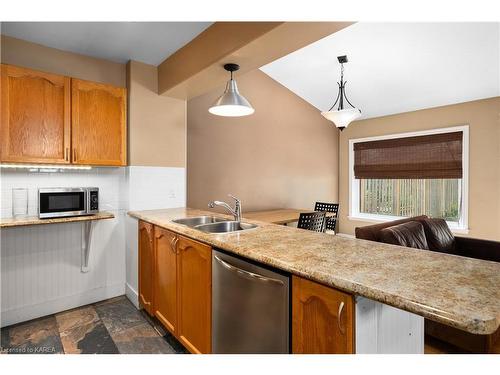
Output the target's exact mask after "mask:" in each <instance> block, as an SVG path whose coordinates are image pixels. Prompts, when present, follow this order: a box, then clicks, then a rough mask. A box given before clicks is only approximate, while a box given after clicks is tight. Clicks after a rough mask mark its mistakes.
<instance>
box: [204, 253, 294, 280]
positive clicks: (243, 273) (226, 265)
mask: <svg viewBox="0 0 500 375" xmlns="http://www.w3.org/2000/svg"><path fill="white" fill-rule="evenodd" d="M214 258H215V260H216V261H217V262H219V263H220V264H221V265H222V266H223V267H224V268H226V269H228V270H229V271H232V272H235V273H237V274H238V275H240V276H243V277H246V278H249V279H254V280H259V281H262V282H265V283H275V284H280V285H285V283H284V282H283V281H281V280H278V279H273V278H270V277H265V276H262V275H259V274H257V273H253V272H250V271H246V270H242V269H241V268H238V267H236V266H233V265H232V264H229V263H227V262H226V261H224V260H222V259H220V258H219V257H218V256H217V255H214Z"/></svg>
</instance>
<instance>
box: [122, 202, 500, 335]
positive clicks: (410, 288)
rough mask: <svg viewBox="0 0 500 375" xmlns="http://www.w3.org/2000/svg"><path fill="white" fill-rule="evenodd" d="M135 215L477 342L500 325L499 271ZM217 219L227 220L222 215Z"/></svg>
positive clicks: (175, 214) (325, 237) (164, 213)
mask: <svg viewBox="0 0 500 375" xmlns="http://www.w3.org/2000/svg"><path fill="white" fill-rule="evenodd" d="M129 215H130V216H132V217H135V218H137V219H141V220H144V221H147V222H150V223H152V224H155V225H158V226H161V227H163V228H166V229H169V230H172V231H174V232H176V233H179V234H182V235H185V236H187V237H190V238H193V239H196V240H198V241H201V242H204V243H207V244H210V245H212V246H214V247H219V248H221V249H224V250H228V251H230V252H232V253H235V254H238V255H241V256H243V257H245V258H248V259H253V260H255V261H258V262H261V263H264V264H267V265H270V266H273V267H276V268H279V269H281V270H284V271H288V272H290V273H292V274H295V275H298V276H302V277H305V278H308V279H311V280H315V281H318V282H320V283H323V284H325V285H329V286H332V287H334V288H338V289H340V290H343V291H346V292H349V293H352V294H354V295H359V296H364V297H367V298H370V299H373V300H376V301H379V302H382V303H385V304H388V305H391V306H394V307H397V308H400V309H403V310H406V311H410V312H412V313H415V314H418V315H421V316H424V317H426V318H429V319H432V320H434V321H437V322H441V323H444V324H447V325H449V326H453V327H456V328H459V329H462V330H464V331H468V332H471V333H476V334H490V333H493V332H495V331H496V330H497V329H498V327H499V324H500V264H499V263H496V262H490V261H484V260H478V259H472V258H464V257H459V256H455V255H448V254H442V253H436V252H432V251H425V250H417V249H411V248H406V247H401V246H394V245H387V244H382V243H377V242H372V241H366V240H359V239H352V238H347V237H341V236H333V235H330V234H325V233H316V232H311V231H306V230H302V229H297V228H291V227H286V226H280V225H275V224H270V223H264V222H258V221H254V220H246V219H244V221H245V222H249V223H256V224H259V227H258V228H255V229H250V230H246V231H242V232H233V233H223V234H210V233H204V232H201V231H198V230H196V229H192V228H189V227H187V226H184V225H180V224H176V223H173V222H172V220H173V219H178V218H183V217H190V216H200V215H214V214H213V212H207V211H200V210H195V209H189V208H174V209H165V210H149V211H135V212H129ZM216 216H224V215H219V214H216Z"/></svg>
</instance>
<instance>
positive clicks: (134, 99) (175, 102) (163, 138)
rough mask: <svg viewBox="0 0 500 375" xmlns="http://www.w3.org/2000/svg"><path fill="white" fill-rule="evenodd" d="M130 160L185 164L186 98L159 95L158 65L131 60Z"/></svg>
mask: <svg viewBox="0 0 500 375" xmlns="http://www.w3.org/2000/svg"><path fill="white" fill-rule="evenodd" d="M127 81H128V84H127V86H128V95H129V105H128V111H129V113H128V114H129V148H128V151H129V159H128V160H129V164H130V165H141V166H157V167H185V166H186V101H185V100H179V99H174V98H169V97H166V96H161V95H158V94H157V92H158V69H157V68H156V67H155V66H152V65H147V64H143V63H140V62H136V61H130V62H129V63H128V64H127Z"/></svg>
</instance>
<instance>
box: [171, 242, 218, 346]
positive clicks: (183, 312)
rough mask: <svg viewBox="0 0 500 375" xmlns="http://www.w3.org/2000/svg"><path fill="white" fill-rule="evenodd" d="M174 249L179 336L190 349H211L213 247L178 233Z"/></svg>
mask: <svg viewBox="0 0 500 375" xmlns="http://www.w3.org/2000/svg"><path fill="white" fill-rule="evenodd" d="M177 251H178V255H177V296H178V304H179V309H178V311H179V312H178V314H177V316H178V338H179V340H180V341H181V343H182V344H183V345H184V346H185V347H186V348H187V349H188V350H189V351H190V352H191V353H210V351H211V331H212V318H211V317H212V311H211V309H212V304H211V300H212V249H211V247H210V246H208V245H205V244H202V243H200V242H196V241H193V240H191V239H188V238H185V237H182V236H179V242H178V243H177Z"/></svg>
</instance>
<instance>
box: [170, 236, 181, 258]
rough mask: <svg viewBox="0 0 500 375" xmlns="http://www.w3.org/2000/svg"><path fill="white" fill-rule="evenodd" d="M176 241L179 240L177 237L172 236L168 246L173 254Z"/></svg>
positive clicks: (175, 250) (175, 252)
mask: <svg viewBox="0 0 500 375" xmlns="http://www.w3.org/2000/svg"><path fill="white" fill-rule="evenodd" d="M178 241H179V237H174V238H172V241H170V248H171V250H172V251H173V253H174V254H177V242H178Z"/></svg>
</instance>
